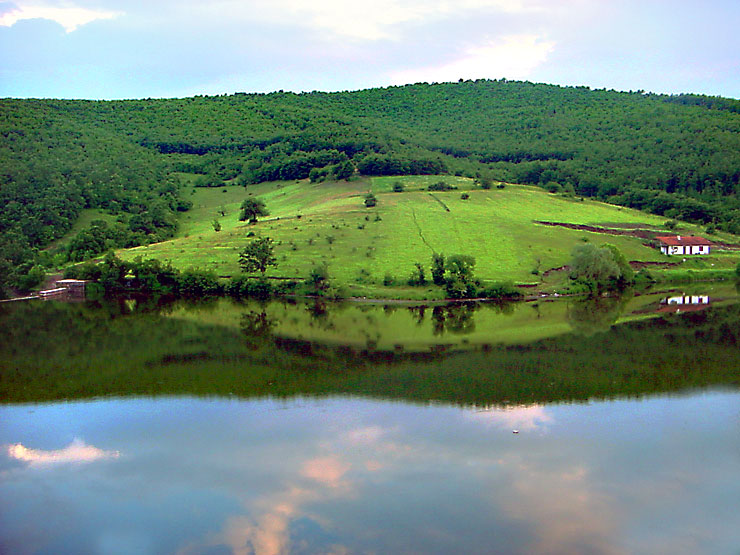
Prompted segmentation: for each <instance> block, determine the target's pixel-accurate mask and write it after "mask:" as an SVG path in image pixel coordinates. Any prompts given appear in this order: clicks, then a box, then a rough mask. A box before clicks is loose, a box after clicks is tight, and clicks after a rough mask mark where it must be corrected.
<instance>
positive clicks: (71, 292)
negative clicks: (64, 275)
mask: <svg viewBox="0 0 740 555" xmlns="http://www.w3.org/2000/svg"><path fill="white" fill-rule="evenodd" d="M85 284H87V281H86V280H84V279H60V280H57V281H56V282H55V283H54V287H53V288H52V289H44V290H42V291H39V295H38V296H39V298H40V299H58V298H60V297H64V298H67V299H70V300H78V299H84V298H85Z"/></svg>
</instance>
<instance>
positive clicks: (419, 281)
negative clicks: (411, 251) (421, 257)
mask: <svg viewBox="0 0 740 555" xmlns="http://www.w3.org/2000/svg"><path fill="white" fill-rule="evenodd" d="M408 284H409V285H412V286H417V285H426V284H427V276H426V273H425V272H424V266H423V265H422V264H421V263H419V262H416V263H415V264H414V270H413V271H412V272H411V276H409V280H408Z"/></svg>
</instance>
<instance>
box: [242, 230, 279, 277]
mask: <svg viewBox="0 0 740 555" xmlns="http://www.w3.org/2000/svg"><path fill="white" fill-rule="evenodd" d="M274 250H275V246H274V244H273V241H272V239H270V238H269V237H263V238H262V239H255V240H254V241H252V242H251V243H249V244H248V245H247V246H246V247H244V250H243V251H242V252H241V253H240V254H239V265H240V266H241V268H242V272H245V273H248V274H250V273H254V272H260V273H261V274H262V275H263V276H264V275H265V272H266V271H267V268H268V267H270V266H277V258H275V254H274Z"/></svg>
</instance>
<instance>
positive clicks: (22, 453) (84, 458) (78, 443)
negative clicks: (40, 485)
mask: <svg viewBox="0 0 740 555" xmlns="http://www.w3.org/2000/svg"><path fill="white" fill-rule="evenodd" d="M7 449H8V455H9V456H10V458H12V459H16V460H19V461H23V462H27V463H29V464H31V465H51V464H65V463H89V462H95V461H98V460H101V459H111V458H117V457H119V456H120V453H119V452H118V451H103V450H102V449H98V448H97V447H93V446H92V445H87V444H85V442H84V441H82V440H80V439H75V440H74V441H73V442H72V443H70V444H69V445H68V446H67V447H65V448H64V449H57V450H54V451H44V450H42V449H29V448H27V447H25V446H24V445H23V444H21V443H16V444H15V445H10V446H8V448H7Z"/></svg>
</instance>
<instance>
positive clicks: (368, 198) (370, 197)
mask: <svg viewBox="0 0 740 555" xmlns="http://www.w3.org/2000/svg"><path fill="white" fill-rule="evenodd" d="M376 204H378V199H376V198H375V195H374V194H372V193H368V194H366V195H365V206H366V207H367V208H372V207H373V206H375V205H376Z"/></svg>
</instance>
